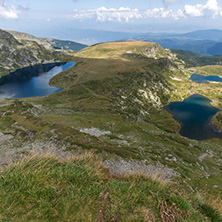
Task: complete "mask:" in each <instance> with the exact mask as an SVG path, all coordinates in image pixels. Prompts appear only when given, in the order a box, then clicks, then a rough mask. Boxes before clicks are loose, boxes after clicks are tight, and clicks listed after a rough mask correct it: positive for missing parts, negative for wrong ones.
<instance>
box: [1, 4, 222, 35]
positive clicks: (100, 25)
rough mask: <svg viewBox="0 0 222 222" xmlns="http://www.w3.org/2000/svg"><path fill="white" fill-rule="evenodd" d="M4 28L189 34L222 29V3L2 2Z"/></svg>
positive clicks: (45, 31) (46, 31)
mask: <svg viewBox="0 0 222 222" xmlns="http://www.w3.org/2000/svg"><path fill="white" fill-rule="evenodd" d="M0 24H1V27H0V28H2V29H13V30H18V31H25V32H30V33H33V34H37V35H38V33H39V35H45V36H49V35H50V33H52V32H51V31H52V30H57V31H58V32H59V30H61V28H63V29H64V28H66V29H74V28H78V29H101V30H110V31H124V32H187V31H192V30H197V29H212V28H216V29H222V0H155V1H153V0H0Z"/></svg>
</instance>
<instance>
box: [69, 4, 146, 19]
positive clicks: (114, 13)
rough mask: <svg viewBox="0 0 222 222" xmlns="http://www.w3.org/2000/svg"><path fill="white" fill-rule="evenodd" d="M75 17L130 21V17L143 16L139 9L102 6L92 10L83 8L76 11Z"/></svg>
mask: <svg viewBox="0 0 222 222" xmlns="http://www.w3.org/2000/svg"><path fill="white" fill-rule="evenodd" d="M73 18H74V19H81V20H82V19H86V18H88V19H92V18H95V19H96V20H98V21H101V22H104V21H118V22H121V21H125V22H128V21H129V20H130V19H135V18H136V19H138V18H142V15H141V14H140V12H139V10H138V9H131V8H128V7H127V8H124V7H120V8H119V9H115V8H109V9H108V8H106V7H101V8H98V9H90V10H81V11H77V12H76V11H75V14H74V16H73Z"/></svg>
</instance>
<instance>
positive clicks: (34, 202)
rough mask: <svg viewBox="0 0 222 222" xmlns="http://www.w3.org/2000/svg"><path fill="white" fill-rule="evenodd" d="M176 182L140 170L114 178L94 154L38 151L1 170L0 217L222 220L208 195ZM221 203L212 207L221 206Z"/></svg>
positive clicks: (15, 219)
mask: <svg viewBox="0 0 222 222" xmlns="http://www.w3.org/2000/svg"><path fill="white" fill-rule="evenodd" d="M173 186H174V185H172V184H166V183H164V182H162V181H155V180H153V179H152V178H147V177H144V176H143V175H138V174H135V175H128V176H124V177H114V176H112V175H111V174H110V173H109V172H108V170H107V169H105V168H104V167H103V165H102V164H101V163H100V162H99V161H98V160H97V159H96V157H95V156H94V155H93V154H87V155H85V156H78V157H72V158H69V159H68V160H65V161H62V160H59V159H58V158H57V157H55V156H49V155H48V156H47V155H44V156H40V155H34V156H31V157H28V158H25V159H22V160H20V161H18V162H16V163H13V164H12V165H10V166H9V167H7V168H6V169H4V170H3V171H2V172H1V173H0V220H1V221H5V222H6V221H8V222H9V221H97V222H106V221H107V222H110V221H115V222H118V221H150V222H152V221H169V222H170V221H195V222H197V221H215V222H217V221H222V219H221V217H220V215H219V211H218V212H217V211H216V210H214V209H213V207H212V206H211V205H210V204H208V203H206V202H205V201H204V199H203V198H202V199H200V198H198V197H197V195H196V196H195V195H192V196H191V195H187V194H184V193H183V194H182V193H179V192H178V191H176V188H175V187H173ZM220 203H221V202H220ZM220 203H218V201H217V202H214V203H213V206H214V207H215V206H216V205H218V206H219V207H218V210H221V209H220Z"/></svg>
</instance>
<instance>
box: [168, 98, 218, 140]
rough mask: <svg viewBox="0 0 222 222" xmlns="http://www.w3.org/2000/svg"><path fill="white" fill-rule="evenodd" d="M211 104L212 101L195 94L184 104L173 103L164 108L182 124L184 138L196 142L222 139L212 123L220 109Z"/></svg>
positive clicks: (181, 132)
mask: <svg viewBox="0 0 222 222" xmlns="http://www.w3.org/2000/svg"><path fill="white" fill-rule="evenodd" d="M210 103H211V100H210V99H208V98H206V97H204V96H202V95H199V94H194V95H192V96H189V97H188V98H186V99H185V100H184V101H182V102H171V103H170V104H169V105H167V106H165V107H164V108H165V109H166V110H167V111H168V112H169V113H171V114H173V117H174V119H175V120H177V121H178V122H179V123H180V125H181V129H180V134H181V135H182V136H185V137H188V138H190V139H195V140H206V139H211V138H222V133H221V132H219V130H218V129H217V127H216V126H215V125H214V124H213V123H212V121H211V119H212V117H213V116H214V115H215V114H216V113H217V112H218V111H219V109H217V108H215V107H213V106H212V105H211V104H210Z"/></svg>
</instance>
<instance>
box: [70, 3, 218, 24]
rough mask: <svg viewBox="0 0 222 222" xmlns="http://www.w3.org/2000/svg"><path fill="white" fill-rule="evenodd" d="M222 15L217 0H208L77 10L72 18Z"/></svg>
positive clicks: (105, 18)
mask: <svg viewBox="0 0 222 222" xmlns="http://www.w3.org/2000/svg"><path fill="white" fill-rule="evenodd" d="M173 1H174V0H163V2H164V3H165V5H168V4H170V3H172V2H173ZM216 16H221V17H222V7H220V6H219V5H218V2H217V0H208V1H207V2H206V4H196V5H188V4H187V5H185V6H184V7H183V8H182V9H177V10H173V9H168V8H154V9H145V10H143V11H140V10H138V9H136V8H135V9H131V8H129V7H126V8H124V7H120V8H118V9H116V8H106V7H101V8H98V9H89V10H75V11H74V15H73V16H72V18H74V19H80V20H83V19H96V20H97V21H101V22H105V21H115V22H123V21H124V22H129V21H130V20H132V19H148V18H172V19H175V20H178V19H180V18H189V17H208V18H215V17H216Z"/></svg>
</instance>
